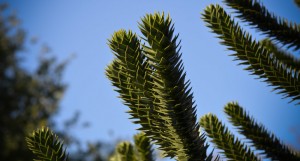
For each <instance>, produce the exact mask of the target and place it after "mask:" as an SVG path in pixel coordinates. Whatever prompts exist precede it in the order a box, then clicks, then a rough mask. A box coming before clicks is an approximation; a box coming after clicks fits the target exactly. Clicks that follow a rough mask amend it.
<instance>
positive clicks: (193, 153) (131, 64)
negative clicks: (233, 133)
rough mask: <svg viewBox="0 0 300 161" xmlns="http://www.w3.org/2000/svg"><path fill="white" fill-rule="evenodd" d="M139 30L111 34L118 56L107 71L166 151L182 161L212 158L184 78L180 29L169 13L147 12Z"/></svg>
mask: <svg viewBox="0 0 300 161" xmlns="http://www.w3.org/2000/svg"><path fill="white" fill-rule="evenodd" d="M139 28H140V30H141V32H142V34H143V40H145V41H146V45H144V44H143V45H141V43H140V40H139V39H138V38H137V36H136V34H133V33H132V32H131V31H124V30H120V31H117V32H115V33H114V35H113V36H112V38H111V39H110V40H109V46H110V48H111V49H112V51H113V53H114V54H115V56H116V58H115V59H114V60H113V62H112V63H111V64H110V65H109V66H108V67H107V70H106V75H107V76H108V78H109V79H110V80H111V81H112V84H113V85H114V86H116V87H117V90H116V91H118V92H119V93H120V97H121V98H122V99H123V101H124V103H125V105H127V106H129V108H130V111H129V113H130V114H131V116H132V118H133V119H135V123H139V124H140V125H141V128H140V130H142V131H144V132H145V134H146V135H147V136H148V137H150V138H151V139H152V140H153V141H154V142H155V143H156V144H158V145H159V147H160V149H161V150H163V152H164V154H165V155H166V156H168V157H171V158H173V157H175V158H176V159H177V160H180V161H187V160H195V161H196V160H210V159H211V155H209V156H207V154H206V150H207V145H206V144H205V143H204V142H205V138H204V136H203V135H200V133H199V125H198V123H197V122H196V114H195V113H196V107H195V105H194V101H193V95H192V93H191V88H190V87H189V84H190V83H189V81H186V80H185V73H184V68H183V64H182V60H181V54H180V47H179V43H178V42H177V41H178V40H177V39H178V35H174V26H173V24H172V21H171V19H170V17H169V16H165V15H164V14H159V13H155V14H148V15H146V16H145V17H143V18H142V21H141V22H140V23H139Z"/></svg>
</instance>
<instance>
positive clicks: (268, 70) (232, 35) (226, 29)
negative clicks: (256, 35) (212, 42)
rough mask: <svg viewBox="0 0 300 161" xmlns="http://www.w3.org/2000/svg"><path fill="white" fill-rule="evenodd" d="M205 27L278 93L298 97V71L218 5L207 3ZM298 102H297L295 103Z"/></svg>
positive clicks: (299, 93)
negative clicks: (244, 29)
mask: <svg viewBox="0 0 300 161" xmlns="http://www.w3.org/2000/svg"><path fill="white" fill-rule="evenodd" d="M203 19H204V21H205V22H207V26H208V27H209V28H211V29H212V31H213V32H214V33H216V34H218V35H219V38H220V39H221V40H222V41H221V43H222V44H224V45H226V46H228V49H229V50H233V51H235V53H234V54H233V56H235V60H240V61H242V62H241V63H240V64H242V65H247V66H248V67H247V68H245V70H249V71H250V72H252V73H253V74H255V75H258V76H259V78H263V79H264V81H266V82H267V83H269V84H270V85H272V86H275V88H274V90H278V91H279V92H278V93H283V94H285V96H286V97H291V98H292V101H294V100H299V99H300V71H299V70H297V69H291V68H290V67H289V66H285V65H283V63H282V61H281V60H279V59H277V58H276V57H274V56H273V55H272V54H271V52H270V51H269V50H266V49H265V48H264V47H263V46H261V45H260V44H259V43H258V42H256V41H254V40H252V38H251V36H250V35H249V34H248V33H246V32H244V31H243V30H242V29H241V28H240V27H239V25H238V24H236V23H235V22H234V21H233V20H231V18H230V16H229V15H228V14H227V13H226V12H225V11H224V9H223V8H222V7H220V6H219V5H210V6H208V7H207V8H206V9H205V11H204V14H203ZM298 104H299V102H298Z"/></svg>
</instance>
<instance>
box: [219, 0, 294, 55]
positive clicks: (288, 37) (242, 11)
mask: <svg viewBox="0 0 300 161" xmlns="http://www.w3.org/2000/svg"><path fill="white" fill-rule="evenodd" d="M224 3H225V4H227V5H228V6H230V7H231V8H232V9H235V11H236V13H237V14H238V16H237V17H239V18H240V19H241V20H243V21H244V22H247V23H249V24H250V25H251V26H254V27H256V28H257V29H260V30H261V31H262V32H263V33H265V34H267V35H268V37H270V38H273V39H275V40H278V41H280V42H281V43H282V44H284V45H288V47H294V48H295V50H298V49H300V25H297V24H296V23H292V22H288V20H286V19H283V18H280V17H278V16H275V14H272V13H270V12H269V11H268V9H267V8H266V7H265V6H264V5H263V4H261V3H259V1H257V0H224Z"/></svg>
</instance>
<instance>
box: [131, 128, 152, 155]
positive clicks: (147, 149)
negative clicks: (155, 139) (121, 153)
mask: <svg viewBox="0 0 300 161" xmlns="http://www.w3.org/2000/svg"><path fill="white" fill-rule="evenodd" d="M134 145H135V148H136V150H137V154H138V158H139V161H154V159H153V150H152V145H151V142H150V139H149V138H147V136H145V134H144V133H139V134H136V135H135V136H134Z"/></svg>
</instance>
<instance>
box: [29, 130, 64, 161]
mask: <svg viewBox="0 0 300 161" xmlns="http://www.w3.org/2000/svg"><path fill="white" fill-rule="evenodd" d="M26 141H27V144H28V147H29V149H30V150H31V151H32V152H33V153H34V154H35V155H36V157H37V159H35V160H36V161H68V155H67V154H66V153H65V149H64V148H63V144H62V142H60V141H59V140H58V137H57V136H56V135H55V134H54V133H53V132H52V131H51V130H49V129H48V128H41V129H39V130H36V131H34V132H33V133H32V135H31V136H29V137H27V138H26Z"/></svg>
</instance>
